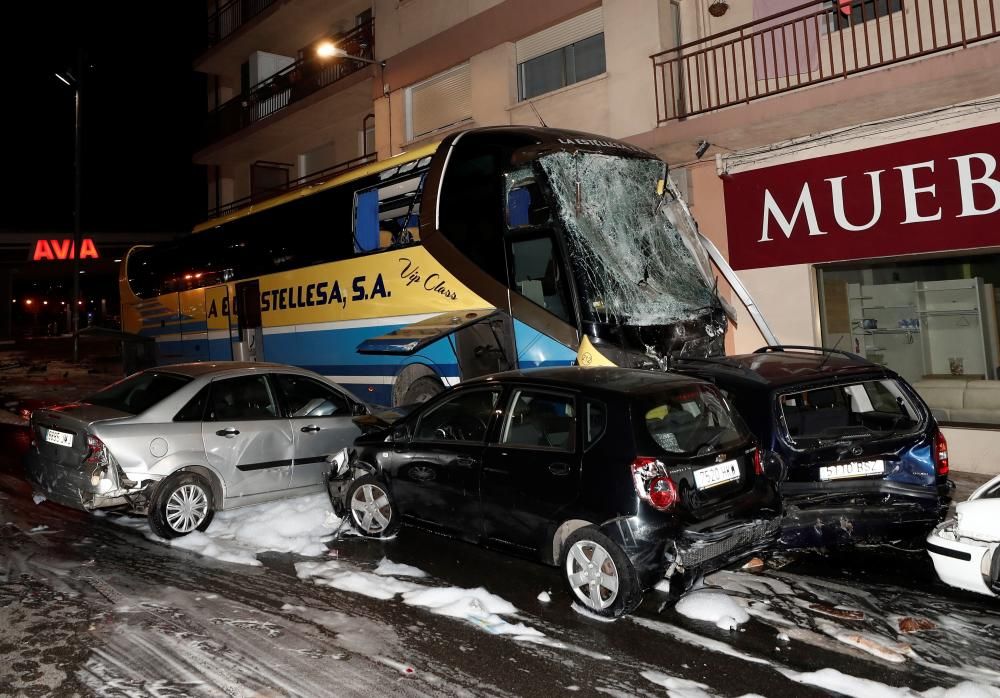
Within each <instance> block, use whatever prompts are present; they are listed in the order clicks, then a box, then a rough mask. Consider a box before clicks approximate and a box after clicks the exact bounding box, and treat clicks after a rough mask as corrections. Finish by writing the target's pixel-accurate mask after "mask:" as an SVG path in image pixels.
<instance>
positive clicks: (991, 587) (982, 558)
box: [927, 475, 1000, 596]
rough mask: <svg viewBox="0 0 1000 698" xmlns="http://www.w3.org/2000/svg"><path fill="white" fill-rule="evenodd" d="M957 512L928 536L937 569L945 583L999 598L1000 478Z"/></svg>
mask: <svg viewBox="0 0 1000 698" xmlns="http://www.w3.org/2000/svg"><path fill="white" fill-rule="evenodd" d="M957 511H958V514H957V516H956V518H954V519H948V520H947V521H945V522H944V523H942V524H941V525H940V526H938V527H937V528H935V529H934V530H933V531H931V533H930V535H929V536H927V552H928V553H930V555H931V560H933V561H934V569H935V570H936V571H937V574H938V576H939V577H940V578H941V581H943V582H944V583H945V584H949V585H951V586H953V587H958V588H959V589H966V590H967V591H974V592H976V593H979V594H987V595H989V596H1000V475H998V476H997V477H995V478H993V479H992V480H990V481H989V482H987V483H986V484H985V485H983V486H982V487H980V488H979V489H978V490H976V491H975V492H973V493H972V496H971V497H969V499H968V501H965V502H962V503H961V504H959V505H958V507H957Z"/></svg>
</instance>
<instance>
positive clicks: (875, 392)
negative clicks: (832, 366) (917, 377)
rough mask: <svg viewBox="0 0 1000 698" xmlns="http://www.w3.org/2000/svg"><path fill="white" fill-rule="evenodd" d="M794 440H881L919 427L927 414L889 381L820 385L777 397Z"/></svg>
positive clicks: (893, 382)
mask: <svg viewBox="0 0 1000 698" xmlns="http://www.w3.org/2000/svg"><path fill="white" fill-rule="evenodd" d="M778 405H779V407H780V409H781V416H782V426H783V428H784V430H785V433H786V435H787V436H789V437H790V438H791V439H792V440H793V441H812V440H820V441H822V440H825V439H833V440H836V439H842V438H864V437H869V436H873V437H880V436H881V437H884V436H887V435H889V434H892V435H893V436H896V435H899V434H906V433H912V432H914V431H916V430H918V429H920V428H921V427H922V426H923V424H924V420H925V419H926V414H925V411H924V409H923V407H921V405H920V403H919V402H918V401H916V400H914V399H913V398H912V397H911V396H910V394H909V393H908V391H906V390H905V389H904V388H903V387H902V385H900V383H899V381H896V380H894V379H891V378H886V379H881V380H865V381H856V382H851V383H841V384H839V385H824V386H820V387H816V388H811V389H809V390H801V391H797V392H794V393H785V394H783V395H779V396H778Z"/></svg>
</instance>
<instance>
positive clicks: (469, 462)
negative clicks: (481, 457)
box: [455, 458, 479, 468]
mask: <svg viewBox="0 0 1000 698" xmlns="http://www.w3.org/2000/svg"><path fill="white" fill-rule="evenodd" d="M455 465H459V466H461V467H463V468H475V467H476V466H477V465H479V461H478V460H476V459H475V458H456V459H455Z"/></svg>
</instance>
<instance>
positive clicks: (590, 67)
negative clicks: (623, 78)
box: [515, 7, 606, 100]
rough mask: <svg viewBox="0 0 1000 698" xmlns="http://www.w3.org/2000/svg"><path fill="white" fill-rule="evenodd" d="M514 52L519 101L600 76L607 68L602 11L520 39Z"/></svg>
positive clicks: (586, 13)
mask: <svg viewBox="0 0 1000 698" xmlns="http://www.w3.org/2000/svg"><path fill="white" fill-rule="evenodd" d="M515 52H516V55H517V87H518V99H520V100H525V99H531V98H532V97H537V96H538V95H541V94H545V93H546V92H551V91H553V90H558V89H559V88H560V87H565V86H567V85H572V84H573V83H576V82H580V81H581V80H586V79H587V78H592V77H594V76H595V75H600V74H601V73H603V72H604V71H605V68H606V62H605V54H604V19H603V15H602V14H601V8H599V7H598V8H596V9H594V10H591V11H590V12H585V13H583V14H582V15H578V16H576V17H574V18H573V19H570V20H567V21H566V22H562V23H560V24H557V25H555V26H554V27H550V28H548V29H546V30H545V31H542V32H539V33H537V34H533V35H532V36H529V37H526V38H524V39H521V40H520V41H518V42H517V44H516V45H515Z"/></svg>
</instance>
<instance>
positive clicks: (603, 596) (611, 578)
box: [561, 526, 642, 618]
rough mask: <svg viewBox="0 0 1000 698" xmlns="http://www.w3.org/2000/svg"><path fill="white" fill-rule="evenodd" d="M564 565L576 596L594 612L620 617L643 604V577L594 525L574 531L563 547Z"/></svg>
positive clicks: (567, 578) (567, 582) (610, 616)
mask: <svg viewBox="0 0 1000 698" xmlns="http://www.w3.org/2000/svg"><path fill="white" fill-rule="evenodd" d="M561 566H562V570H563V575H564V577H565V579H566V584H567V585H568V586H569V590H570V592H571V593H572V595H573V597H574V598H575V599H576V601H578V602H579V603H580V604H581V605H582V606H583V607H584V608H585V609H587V610H588V611H590V612H591V613H596V614H597V615H599V616H605V617H607V618H618V617H619V616H621V615H623V614H625V613H626V612H628V611H630V610H632V609H633V608H634V607H636V606H638V605H639V601H640V600H641V598H642V595H641V592H642V590H641V588H640V586H639V577H638V575H636V573H635V568H634V567H632V563H631V562H629V559H628V558H627V557H626V556H625V553H624V552H622V549H621V548H620V547H618V546H617V545H616V544H615V543H614V542H613V541H612V540H611V539H610V538H608V537H607V536H606V535H604V534H603V533H601V532H600V531H599V530H597V529H596V528H594V527H593V526H585V527H583V528H581V529H578V530H576V531H574V532H573V534H572V535H571V536H570V537H569V538H567V539H566V543H565V545H564V546H563V551H562V561H561Z"/></svg>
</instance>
